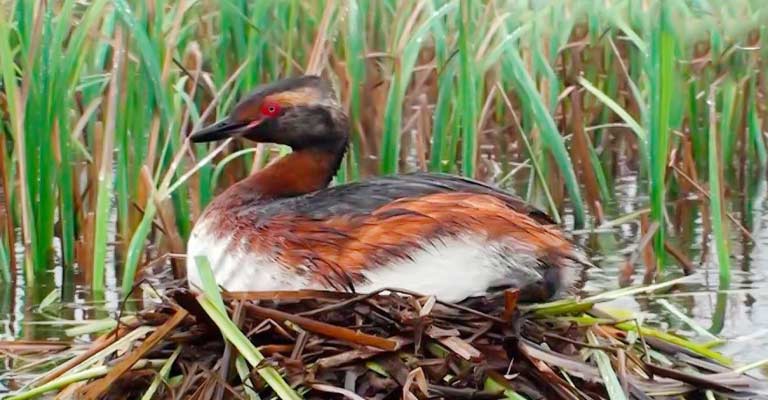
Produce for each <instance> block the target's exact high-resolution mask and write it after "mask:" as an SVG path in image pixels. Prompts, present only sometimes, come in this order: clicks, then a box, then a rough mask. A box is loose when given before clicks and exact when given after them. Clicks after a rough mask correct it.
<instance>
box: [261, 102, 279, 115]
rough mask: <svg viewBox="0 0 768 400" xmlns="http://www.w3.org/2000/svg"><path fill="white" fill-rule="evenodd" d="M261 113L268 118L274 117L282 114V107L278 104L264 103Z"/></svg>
mask: <svg viewBox="0 0 768 400" xmlns="http://www.w3.org/2000/svg"><path fill="white" fill-rule="evenodd" d="M261 113H262V114H263V115H266V116H268V117H274V116H276V115H277V114H280V105H279V104H277V103H264V104H262V105H261Z"/></svg>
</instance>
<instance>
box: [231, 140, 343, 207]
mask: <svg viewBox="0 0 768 400" xmlns="http://www.w3.org/2000/svg"><path fill="white" fill-rule="evenodd" d="M345 151H346V144H344V145H339V146H334V147H319V148H312V147H309V148H302V149H298V150H296V149H294V151H293V152H292V153H291V154H288V155H286V156H284V157H283V158H281V159H279V160H277V161H275V162H274V163H272V164H270V165H269V166H267V167H266V168H264V169H262V170H260V171H257V172H256V173H254V174H253V175H251V176H249V177H248V178H246V179H244V180H243V181H242V183H244V184H245V185H247V186H248V187H249V188H250V189H252V190H255V191H256V192H258V193H259V194H261V196H262V197H266V198H279V197H293V196H300V195H303V194H307V193H311V192H314V191H317V190H320V189H324V188H326V187H327V186H328V184H329V183H330V182H331V180H332V179H333V176H334V175H336V171H338V169H339V166H340V165H341V160H342V158H343V157H344V152H345Z"/></svg>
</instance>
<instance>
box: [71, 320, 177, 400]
mask: <svg viewBox="0 0 768 400" xmlns="http://www.w3.org/2000/svg"><path fill="white" fill-rule="evenodd" d="M187 314H188V313H187V310H185V309H183V308H176V313H175V314H174V315H173V317H171V318H170V319H169V320H168V321H166V322H165V323H164V324H163V325H161V326H160V327H159V328H157V330H155V331H154V332H152V334H151V335H149V337H148V338H147V339H146V340H144V342H142V343H141V345H140V346H139V347H138V348H137V349H136V350H134V351H132V352H131V353H130V354H128V355H127V356H125V357H124V358H123V359H122V360H120V361H119V362H118V363H117V364H115V366H114V367H113V368H112V369H111V370H110V371H109V372H108V373H107V375H106V376H105V377H103V378H101V379H99V380H97V381H95V382H92V383H90V384H88V386H86V387H84V388H83V389H82V390H81V391H80V393H81V394H82V398H83V399H98V398H100V397H101V396H102V395H103V394H104V393H106V392H107V391H108V390H109V387H110V386H111V385H112V384H113V383H114V382H115V381H117V379H118V378H120V376H122V375H123V374H124V373H125V372H127V371H128V370H130V369H131V367H133V365H134V364H136V362H137V361H139V359H141V358H142V357H144V355H145V354H146V353H148V352H149V351H150V350H152V348H154V347H155V345H156V344H157V343H158V342H160V341H161V340H162V339H164V338H165V337H166V336H167V335H168V334H169V333H171V331H173V329H174V328H176V325H178V324H179V323H181V321H183V320H184V318H186V316H187Z"/></svg>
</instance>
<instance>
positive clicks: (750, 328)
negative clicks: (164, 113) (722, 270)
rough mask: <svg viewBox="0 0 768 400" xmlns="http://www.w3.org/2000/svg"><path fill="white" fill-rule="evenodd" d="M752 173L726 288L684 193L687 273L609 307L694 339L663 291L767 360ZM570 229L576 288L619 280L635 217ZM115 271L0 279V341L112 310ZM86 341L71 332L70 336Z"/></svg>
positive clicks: (632, 245) (766, 305)
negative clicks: (580, 270)
mask: <svg viewBox="0 0 768 400" xmlns="http://www.w3.org/2000/svg"><path fill="white" fill-rule="evenodd" d="M753 180H754V182H751V183H750V184H749V185H748V188H747V189H746V190H745V193H744V195H743V196H732V197H731V198H730V199H729V201H728V207H729V211H731V212H732V213H733V215H735V216H736V217H737V218H738V219H739V220H740V221H742V223H744V224H745V225H746V226H747V227H748V228H749V229H750V230H751V231H752V235H753V238H754V242H752V241H750V240H749V239H747V238H746V237H745V235H743V234H742V233H741V232H740V231H739V230H738V229H736V228H733V229H732V230H731V235H730V239H731V241H730V245H731V251H732V254H731V261H732V281H731V284H730V286H728V287H724V288H721V287H720V284H719V281H718V271H717V265H716V261H715V254H714V246H713V245H712V244H711V243H709V242H708V240H707V238H706V236H705V235H706V232H705V223H704V222H705V221H706V214H704V215H703V216H702V213H703V212H704V213H706V209H705V208H703V207H702V204H703V203H705V202H702V201H699V200H696V199H690V200H687V201H683V202H677V203H676V204H673V205H671V206H670V208H669V218H670V220H671V221H673V227H674V228H673V230H674V232H673V233H672V236H673V237H674V239H673V240H674V242H675V245H676V247H677V248H678V249H680V250H682V252H683V253H684V255H685V257H687V258H688V259H689V260H691V262H692V263H693V264H694V265H695V266H696V273H695V274H694V275H693V276H692V277H691V278H690V281H688V282H687V283H686V284H684V285H678V286H676V287H675V288H674V290H672V291H670V292H668V293H664V294H660V295H655V296H652V297H649V296H635V297H624V298H620V299H618V300H615V301H613V302H611V303H610V305H611V306H615V307H620V308H624V309H631V310H634V311H636V312H639V314H640V315H641V316H642V318H643V319H644V322H645V323H646V324H648V325H650V326H655V327H659V328H661V329H664V330H669V331H672V332H674V333H677V334H681V335H683V336H686V337H691V338H698V340H701V341H703V340H704V339H703V338H702V337H701V336H697V334H696V332H695V331H694V329H692V328H691V327H690V326H688V325H686V324H685V323H683V322H682V321H681V320H680V319H679V318H677V317H676V316H675V315H674V314H673V313H672V312H671V311H670V310H669V309H667V308H666V307H664V306H662V304H661V303H660V302H659V299H664V300H666V301H668V302H669V303H671V304H672V305H673V306H674V307H675V308H676V309H678V310H680V311H682V312H683V313H685V314H686V315H688V316H690V317H692V319H693V320H694V321H695V322H696V324H698V325H699V326H701V327H703V328H705V329H707V330H709V331H710V332H712V333H714V334H716V335H718V336H720V337H722V338H723V339H725V340H726V343H725V344H724V345H723V346H721V347H718V349H719V350H720V351H722V352H723V353H725V354H726V355H728V356H731V357H733V358H734V359H735V360H736V362H737V364H739V365H744V364H748V363H751V362H755V361H758V360H762V359H766V358H768V229H766V227H768V196H767V195H766V181H767V180H766V179H765V177H762V176H761V177H754V178H753ZM645 188H646V185H645V184H644V183H643V182H640V181H638V179H636V178H635V177H633V176H629V177H626V178H623V179H621V180H619V181H618V182H617V183H616V185H615V190H614V193H615V195H616V199H615V203H614V204H607V205H604V210H605V215H606V220H608V221H610V220H612V219H614V218H618V217H620V216H624V215H627V214H629V213H632V212H635V211H637V210H640V209H642V207H643V205H645V204H647V203H648V201H647V196H645V195H644V194H643V193H644V192H645ZM745 210H747V211H746V212H745ZM744 215H746V217H744ZM574 236H575V238H576V240H578V241H579V242H580V243H581V244H582V245H584V246H585V247H586V248H588V249H589V250H590V252H591V253H592V255H593V258H594V260H595V263H596V264H597V265H598V268H595V269H591V270H589V271H587V272H586V278H587V279H586V284H585V286H584V288H583V291H584V292H585V294H593V293H599V292H603V291H606V290H611V289H616V288H619V287H620V285H619V276H621V275H622V274H624V273H625V269H626V265H627V260H629V259H630V258H632V255H633V253H634V252H636V250H637V246H638V242H639V241H640V237H641V234H640V227H639V223H638V222H637V218H634V219H633V220H632V221H629V222H625V223H620V224H617V225H615V226H613V227H611V228H609V229H598V230H597V231H583V232H578V231H577V232H575V234H574ZM680 238H683V239H680ZM636 260H637V261H636V262H635V263H634V268H635V271H634V273H632V274H631V275H630V276H631V278H632V280H633V281H634V283H641V282H642V280H643V273H644V265H643V261H642V257H636ZM702 260H703V262H702ZM668 263H669V266H668V267H667V270H668V271H669V274H670V275H673V274H675V273H678V274H679V271H680V268H679V267H678V266H677V265H676V264H674V261H673V260H672V259H671V257H670V260H668ZM115 269H116V268H115V266H114V265H111V266H110V268H109V270H108V272H107V277H108V280H109V282H108V283H107V288H108V291H107V292H106V293H105V296H104V297H103V298H100V299H99V298H97V299H94V298H93V297H91V295H90V291H89V290H88V286H87V284H86V282H88V280H89V277H87V276H84V275H82V274H77V273H76V274H75V276H65V275H64V273H63V272H64V271H63V270H62V268H60V267H55V268H53V269H52V270H51V272H50V273H49V275H48V276H47V277H45V278H44V279H43V280H42V281H41V282H39V284H38V285H37V287H36V288H34V289H33V288H27V287H26V284H25V282H24V281H23V280H22V279H19V282H18V283H17V286H16V287H15V288H13V287H9V286H0V340H13V339H39V340H43V339H45V340H51V339H54V340H55V339H61V340H67V341H72V340H73V339H72V338H69V337H67V336H66V335H65V334H64V329H66V328H69V327H72V326H76V325H77V324H78V323H82V321H87V320H91V319H100V318H115V317H116V316H117V315H118V313H119V309H120V304H119V301H118V298H119V296H118V292H117V290H118V289H117V288H118V287H119V286H118V285H117V282H116V278H115V277H116V276H117V274H116V273H115V272H116V271H115ZM19 276H21V271H19ZM52 291H56V295H54V296H51V298H54V297H58V295H61V298H63V302H54V303H53V304H51V305H49V306H47V307H44V308H43V309H40V307H39V304H40V303H41V302H43V301H44V299H45V297H46V296H48V295H49V294H50V293H51V292H52ZM59 318H61V319H60V320H59ZM87 339H88V338H87V337H78V338H75V340H76V341H82V340H87Z"/></svg>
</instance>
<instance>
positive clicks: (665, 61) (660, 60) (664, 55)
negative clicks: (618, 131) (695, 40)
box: [648, 3, 675, 270]
mask: <svg viewBox="0 0 768 400" xmlns="http://www.w3.org/2000/svg"><path fill="white" fill-rule="evenodd" d="M658 18H659V20H658V22H659V23H658V24H657V25H656V26H655V27H654V28H653V32H652V39H651V50H650V51H651V57H650V71H649V78H650V93H651V101H650V104H651V113H650V129H649V138H648V143H649V160H650V162H649V165H650V192H651V193H650V194H651V220H652V221H653V222H656V223H658V224H659V229H658V231H657V232H656V234H655V235H654V242H653V244H654V252H655V255H656V264H657V265H658V268H659V269H660V270H663V269H664V268H665V267H666V265H665V259H666V258H665V250H664V242H665V240H666V229H665V227H666V222H665V220H664V218H665V217H664V214H665V209H666V206H665V202H666V169H667V156H668V155H669V125H670V109H671V107H672V96H673V95H674V93H675V84H674V76H675V71H674V68H675V54H674V52H675V38H674V34H673V32H672V21H671V18H672V16H671V15H670V10H669V5H668V3H661V4H660V11H659V17H658Z"/></svg>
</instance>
